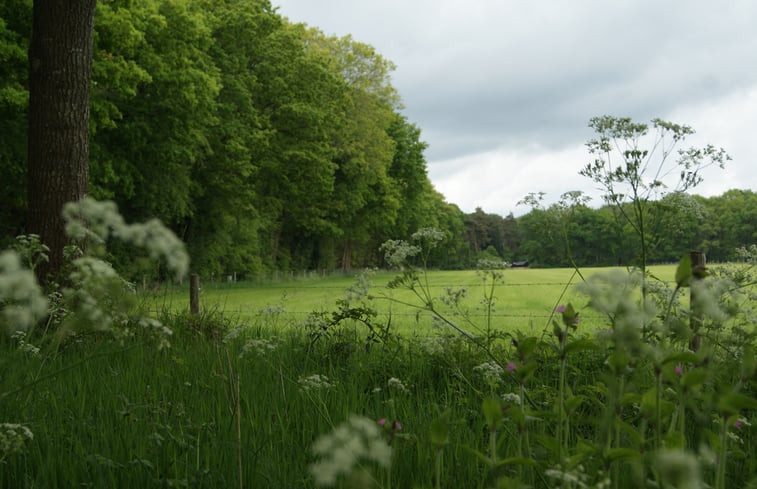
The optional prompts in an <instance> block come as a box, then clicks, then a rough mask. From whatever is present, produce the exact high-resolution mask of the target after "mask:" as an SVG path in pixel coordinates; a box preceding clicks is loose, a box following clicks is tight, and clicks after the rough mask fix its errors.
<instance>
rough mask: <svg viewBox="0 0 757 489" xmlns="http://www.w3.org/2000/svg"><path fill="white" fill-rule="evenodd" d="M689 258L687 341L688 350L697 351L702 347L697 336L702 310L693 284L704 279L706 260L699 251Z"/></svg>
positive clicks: (699, 337)
mask: <svg viewBox="0 0 757 489" xmlns="http://www.w3.org/2000/svg"><path fill="white" fill-rule="evenodd" d="M689 256H690V257H691V283H690V287H689V291H690V296H689V304H690V306H689V307H690V308H691V319H690V320H689V327H690V328H691V332H692V333H693V336H692V337H691V340H689V349H690V350H692V351H699V348H700V347H701V346H702V337H701V336H700V335H699V328H700V327H701V326H702V310H701V309H702V308H701V307H700V306H699V303H698V300H697V297H696V291H695V290H694V289H695V287H692V286H693V285H694V282H696V281H698V280H701V279H702V278H703V277H704V272H705V270H706V269H707V259H706V257H705V256H704V253H702V252H701V251H692V252H691V253H689Z"/></svg>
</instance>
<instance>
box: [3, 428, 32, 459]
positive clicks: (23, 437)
mask: <svg viewBox="0 0 757 489" xmlns="http://www.w3.org/2000/svg"><path fill="white" fill-rule="evenodd" d="M32 439H34V434H33V433H32V431H31V430H30V429H29V428H27V427H26V426H24V425H22V424H17V423H0V459H2V458H4V457H6V456H8V455H11V454H13V453H18V452H20V451H22V450H23V449H24V444H25V443H26V442H27V441H30V440H32Z"/></svg>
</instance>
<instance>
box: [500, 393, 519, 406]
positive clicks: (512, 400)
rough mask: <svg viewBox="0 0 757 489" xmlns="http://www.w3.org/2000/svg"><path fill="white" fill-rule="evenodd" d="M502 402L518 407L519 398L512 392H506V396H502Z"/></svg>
mask: <svg viewBox="0 0 757 489" xmlns="http://www.w3.org/2000/svg"><path fill="white" fill-rule="evenodd" d="M502 400H503V401H505V402H507V403H510V404H514V405H516V406H520V396H519V395H518V394H516V393H514V392H508V393H507V394H503V395H502Z"/></svg>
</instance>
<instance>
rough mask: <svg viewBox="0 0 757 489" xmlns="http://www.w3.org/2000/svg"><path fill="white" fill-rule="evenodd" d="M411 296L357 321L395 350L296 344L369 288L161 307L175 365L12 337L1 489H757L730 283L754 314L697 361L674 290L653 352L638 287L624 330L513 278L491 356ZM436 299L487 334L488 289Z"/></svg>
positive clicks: (85, 336)
mask: <svg viewBox="0 0 757 489" xmlns="http://www.w3.org/2000/svg"><path fill="white" fill-rule="evenodd" d="M609 271H611V270H609V269H589V270H584V271H583V272H582V273H583V275H584V277H585V278H587V279H589V280H590V281H591V276H592V275H595V274H599V273H605V272H609ZM652 273H654V274H655V275H657V276H659V277H660V278H670V277H673V276H674V275H675V269H674V267H672V266H661V267H654V268H653V269H652ZM395 275H396V274H392V273H376V274H374V275H373V276H372V277H371V282H372V287H371V288H370V289H369V290H370V293H371V294H372V295H373V297H375V298H374V299H370V300H368V299H365V298H363V299H362V300H355V298H354V296H353V298H352V299H351V300H352V302H351V305H352V307H356V306H360V307H362V305H364V304H366V303H368V304H371V305H375V307H376V309H377V311H379V313H378V314H379V315H378V316H377V321H379V322H380V323H381V324H384V323H383V321H388V320H389V318H391V321H392V323H391V332H392V333H395V334H391V335H386V336H382V337H379V338H375V337H374V338H372V339H371V340H370V341H366V340H367V339H369V338H368V337H367V335H366V333H367V330H366V329H365V328H364V327H363V326H361V324H360V322H359V321H356V322H354V323H350V322H349V321H346V322H344V323H339V324H338V325H334V326H332V327H329V328H326V329H318V328H316V329H312V328H311V329H308V328H303V327H292V326H294V325H297V324H299V322H300V321H302V320H303V319H304V318H305V317H306V316H307V314H308V312H312V311H321V312H326V313H329V312H330V311H335V310H337V309H338V306H337V301H339V300H340V299H342V298H345V297H346V296H347V295H349V293H348V292H347V290H348V289H350V288H353V294H354V293H355V290H356V289H355V288H354V284H355V283H356V277H348V276H333V277H320V278H307V279H305V278H300V279H295V280H287V281H275V282H267V283H255V284H253V283H234V284H229V283H225V284H212V283H210V284H209V283H205V284H203V287H202V304H203V311H202V312H201V314H199V315H192V314H189V313H188V312H187V311H186V309H187V306H188V292H187V291H186V290H183V289H178V288H177V289H166V290H163V291H159V292H156V293H153V294H149V295H146V296H145V297H146V298H144V302H143V303H142V306H148V307H149V308H150V309H151V310H152V314H153V316H154V317H155V318H157V319H159V320H160V321H161V322H162V323H163V324H165V325H168V326H170V327H171V329H172V331H173V334H172V335H170V347H168V348H160V345H161V344H160V342H157V341H156V338H155V337H154V335H152V334H151V332H150V331H148V330H144V329H142V328H141V327H139V325H136V326H135V325H132V326H129V325H127V326H126V329H123V328H119V330H117V331H120V333H118V332H116V333H113V332H106V331H89V332H85V331H82V332H81V333H79V334H77V335H75V336H71V337H68V338H66V339H65V340H63V341H57V340H56V341H49V339H48V340H47V341H42V339H40V338H39V337H37V336H35V335H30V336H25V335H23V334H21V335H14V336H13V337H2V339H1V340H0V351H2V355H0V420H1V421H2V422H0V489H4V488H9V489H17V488H29V489H31V488H42V487H44V488H70V487H92V488H101V487H102V488H105V487H144V488H153V487H155V488H174V487H179V488H184V487H186V488H209V489H210V488H219V487H224V488H240V489H244V488H316V487H336V488H345V489H346V488H355V489H357V488H382V489H391V488H396V489H403V488H409V489H428V488H434V489H441V488H450V489H451V488H481V489H490V488H491V489H499V488H505V489H507V488H510V489H526V488H543V489H547V488H550V489H551V488H557V487H560V488H576V489H578V488H595V489H600V488H601V489H610V488H612V489H620V488H623V489H632V488H639V487H646V488H650V489H651V488H669V489H672V488H676V489H684V488H686V489H689V488H706V487H712V488H715V489H726V488H730V487H748V488H754V487H757V479H756V478H755V476H754V474H755V473H757V459H755V457H754V455H753V454H754V453H755V451H757V429H755V427H757V415H756V414H755V413H756V412H757V382H755V379H757V361H756V360H755V358H756V356H755V332H754V323H753V320H752V319H750V318H752V317H753V316H752V315H751V314H752V313H753V311H752V308H751V305H750V304H753V303H752V302H750V301H751V300H753V299H750V297H751V296H749V295H748V294H747V295H744V294H739V293H738V291H737V290H735V289H733V288H725V289H718V287H719V286H718V284H719V283H720V282H718V281H717V280H713V281H712V284H711V286H710V289H711V290H712V291H716V292H717V293H718V294H722V296H723V297H727V298H728V300H729V301H732V300H738V301H741V302H739V304H740V305H739V308H740V309H741V310H743V311H744V314H742V313H740V312H738V310H737V309H736V308H730V309H729V310H726V309H723V310H722V311H721V313H718V312H717V311H714V310H713V311H711V313H712V317H711V318H709V319H707V320H706V322H705V323H703V328H702V329H701V331H700V332H701V334H702V344H701V347H700V348H698V349H697V351H691V350H690V349H689V345H690V343H689V341H690V336H689V335H688V328H689V324H690V323H689V317H688V315H687V314H688V309H689V304H688V299H687V297H688V291H685V294H683V296H684V297H682V298H681V299H682V300H681V301H680V302H678V303H677V302H676V301H674V300H671V298H670V297H668V296H665V295H664V294H665V293H664V292H661V291H660V290H658V293H661V294H663V295H662V297H664V298H665V302H666V303H669V304H670V307H671V311H673V312H672V313H671V314H667V313H665V311H664V310H663V311H660V312H659V314H660V317H661V318H662V320H661V322H660V328H661V329H659V330H657V331H654V332H653V331H649V332H644V331H643V328H639V327H638V325H639V324H641V323H640V322H639V321H638V318H640V317H642V316H643V314H644V311H643V309H642V308H640V306H639V300H638V298H639V290H638V282H632V281H631V282H624V281H626V280H627V278H623V276H622V275H616V276H615V278H612V279H608V280H606V281H605V282H601V285H602V287H600V288H598V289H594V291H593V292H592V293H593V294H594V298H595V299H600V300H602V299H603V298H604V299H607V300H604V302H601V305H600V309H601V310H602V311H603V312H604V314H605V316H603V315H602V312H598V311H594V310H593V309H591V308H589V307H587V305H586V304H587V302H588V298H587V297H586V296H584V295H581V294H578V293H577V292H576V291H574V290H573V286H572V284H573V283H577V282H578V281H580V280H581V279H580V278H577V277H575V276H573V272H572V271H571V270H565V269H553V270H536V269H534V270H525V269H523V270H520V269H518V270H506V271H505V272H504V278H503V280H502V281H501V282H500V281H498V282H497V284H499V285H495V289H494V293H495V297H496V298H495V300H494V305H493V308H492V309H491V312H492V320H493V321H492V322H493V326H494V329H497V330H499V331H500V332H503V333H506V334H504V335H498V336H496V335H495V336H492V337H491V338H489V339H486V340H481V338H480V337H478V338H468V337H466V336H465V335H461V334H459V333H456V332H455V331H454V330H453V329H451V328H446V329H444V328H432V326H431V320H430V318H428V317H427V315H423V314H422V315H421V317H420V318H418V319H416V317H415V316H416V313H417V312H418V311H419V309H418V308H416V307H413V306H411V305H409V304H410V303H414V304H418V299H417V298H415V299H414V298H413V296H412V293H411V292H410V291H408V290H407V289H401V288H400V289H394V288H388V284H389V282H390V281H391V280H392V278H393V277H394V276H395ZM491 278H492V275H488V276H487V280H491ZM419 280H420V281H421V282H423V283H424V284H425V283H426V282H425V281H426V280H428V286H427V287H428V290H430V291H431V294H430V295H431V296H433V297H436V296H440V297H442V296H445V295H446V289H447V288H448V287H452V288H453V289H457V288H460V287H465V288H466V289H467V290H469V294H468V295H467V296H466V297H465V298H464V300H461V301H460V308H459V310H456V309H451V308H448V309H445V310H443V311H441V312H443V313H444V314H445V316H446V317H448V318H452V319H454V320H455V322H456V323H457V324H460V325H463V326H464V325H466V324H468V325H471V324H478V325H479V326H480V327H481V325H482V324H483V323H484V322H485V321H486V319H487V313H486V311H487V309H486V307H485V305H484V304H482V302H481V298H482V297H486V296H487V290H488V291H489V292H491V290H492V289H487V288H486V282H483V284H482V281H483V276H482V275H481V274H477V273H476V272H474V271H460V272H430V273H429V274H428V275H423V274H421V275H420V277H419ZM488 283H489V285H491V282H490V281H489V282H488ZM623 283H634V284H635V285H634V287H636V288H635V289H628V290H630V293H627V292H626V290H624V289H623V288H622V287H623ZM723 284H725V285H727V287H732V285H733V282H730V281H727V282H723ZM424 287H425V285H424ZM667 290H668V292H670V291H672V288H668V289H667ZM387 297H391V298H390V299H388V298H387ZM713 297H714V296H713ZM366 301H367V302H366ZM439 302H443V301H441V300H440V301H439ZM567 304H572V305H573V308H571V307H569V306H568V307H566V308H564V309H563V307H560V308H559V312H555V313H554V314H553V312H554V311H555V310H556V309H557V306H558V305H559V306H564V305H567ZM724 304H725V303H724ZM455 311H457V313H456V312H455ZM461 311H462V312H461ZM576 313H578V316H579V318H580V321H578V322H576V320H575V319H576ZM456 314H457V315H456ZM466 314H467V316H468V317H469V318H471V322H470V323H465V317H466ZM707 314H710V312H707ZM718 314H720V316H718ZM327 315H328V314H327ZM551 315H553V319H554V321H553V322H552V323H551V324H550V325H549V328H545V325H547V324H548V318H549V317H550V316H551ZM604 317H607V318H608V319H604ZM610 317H611V318H612V319H609V318H610ZM140 324H141V323H140ZM599 328H601V329H602V331H597V330H598V329H599ZM518 330H520V331H519V332H517V331H518ZM397 333H399V334H397ZM35 345H39V347H37V346H35Z"/></svg>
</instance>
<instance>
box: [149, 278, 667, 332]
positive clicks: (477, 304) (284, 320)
mask: <svg viewBox="0 0 757 489" xmlns="http://www.w3.org/2000/svg"><path fill="white" fill-rule="evenodd" d="M610 270H614V268H609V267H605V268H585V269H581V270H580V275H579V274H578V273H576V271H575V270H574V269H569V268H553V269H525V268H524V269H520V268H514V269H507V270H505V271H504V279H503V280H501V281H498V282H497V283H496V284H495V285H494V290H493V293H494V307H493V309H492V311H491V316H492V318H493V323H494V326H495V327H496V328H497V329H501V330H505V331H515V330H521V331H524V332H529V333H535V332H539V331H541V330H543V329H544V327H545V326H547V325H549V324H550V319H551V318H552V313H553V311H554V310H555V308H556V307H557V306H558V305H560V304H566V303H572V304H573V305H574V307H575V308H576V309H578V310H579V311H581V312H582V314H583V317H582V318H581V322H582V325H583V327H585V328H591V329H593V328H597V327H601V326H602V325H603V323H604V321H605V318H604V317H602V316H600V315H597V313H595V312H593V311H591V310H588V309H587V308H586V306H587V298H586V297H585V296H583V295H581V294H580V293H578V292H577V291H576V290H575V285H576V284H578V283H580V282H581V281H582V280H583V279H585V278H588V277H591V276H592V275H595V274H602V273H606V272H608V271H610ZM622 270H625V269H622ZM650 273H652V274H653V275H654V276H655V277H657V278H659V279H660V280H664V281H668V282H672V281H673V279H674V275H675V266H674V265H656V266H652V267H650ZM358 274H359V272H357V273H355V274H350V275H347V274H345V275H332V276H327V277H323V276H317V275H316V276H313V275H311V276H301V277H292V278H290V279H281V280H275V281H266V282H257V283H254V282H237V283H229V282H216V283H213V282H203V283H202V285H201V293H200V299H201V307H202V309H204V310H206V311H217V312H221V313H223V314H224V315H225V316H226V317H228V318H230V319H233V320H238V321H240V322H250V321H251V320H253V319H257V318H260V317H261V316H262V317H268V318H269V319H270V318H271V317H272V316H275V319H276V322H277V324H280V325H284V324H286V325H292V324H297V323H298V322H301V321H303V320H304V319H305V318H306V317H307V315H308V314H309V313H312V312H321V311H331V310H333V309H334V308H335V307H336V301H337V300H339V299H342V298H344V297H345V294H346V293H347V290H348V289H349V288H350V287H352V286H353V285H354V284H355V282H356V276H357V275H358ZM397 274H398V272H388V271H381V272H375V273H372V274H370V275H369V281H370V284H371V289H370V290H369V293H370V295H371V297H372V298H373V300H372V301H371V306H372V307H373V308H375V309H376V311H377V312H378V319H379V322H382V323H386V322H387V321H391V325H392V327H393V329H394V331H395V332H399V333H403V334H414V333H417V334H421V335H422V334H427V333H428V332H429V328H430V327H431V325H432V320H431V316H430V314H428V313H426V312H422V313H421V314H418V307H417V306H419V305H421V304H422V302H421V301H420V300H419V298H418V297H416V296H414V294H413V293H412V292H410V291H407V290H401V289H399V290H398V289H390V288H388V287H387V284H389V282H390V281H391V280H392V279H393V278H394V277H396V276H397ZM427 278H428V287H429V290H430V291H431V295H432V297H434V298H440V297H443V296H445V295H446V293H447V290H448V289H452V290H457V289H461V288H463V289H466V291H467V295H466V297H465V298H464V299H463V300H462V301H461V308H460V311H463V312H464V313H466V314H467V315H468V317H470V319H471V320H472V321H474V322H482V321H484V320H485V319H486V318H487V317H488V315H489V314H488V311H487V310H486V308H485V306H484V305H482V304H481V300H482V298H483V297H484V296H485V294H488V293H491V292H492V289H491V286H492V285H491V280H488V281H484V280H483V277H482V275H481V273H479V272H477V271H473V270H464V271H429V272H428V273H427ZM149 301H150V302H149V303H150V306H149V307H150V308H151V309H152V310H153V311H154V312H160V311H162V310H165V309H167V310H171V311H186V310H188V308H189V292H188V289H187V288H186V287H184V288H182V289H177V288H169V289H163V290H158V291H153V293H152V294H150V295H149ZM460 311H457V312H460ZM447 312H450V313H451V312H452V311H449V310H448V311H447Z"/></svg>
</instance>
